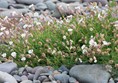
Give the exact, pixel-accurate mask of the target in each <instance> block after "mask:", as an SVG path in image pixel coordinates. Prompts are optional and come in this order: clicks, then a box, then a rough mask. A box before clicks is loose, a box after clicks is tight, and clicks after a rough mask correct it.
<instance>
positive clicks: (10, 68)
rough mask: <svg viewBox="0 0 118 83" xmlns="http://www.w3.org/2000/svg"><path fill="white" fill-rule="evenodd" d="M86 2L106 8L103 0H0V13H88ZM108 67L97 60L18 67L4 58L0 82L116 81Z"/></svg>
mask: <svg viewBox="0 0 118 83" xmlns="http://www.w3.org/2000/svg"><path fill="white" fill-rule="evenodd" d="M90 2H97V4H99V3H101V4H99V5H101V6H100V7H99V8H96V9H97V10H98V11H100V12H101V11H103V10H107V8H108V6H107V5H108V1H107V0H0V16H1V17H6V16H7V18H8V17H9V18H18V17H20V16H22V15H23V16H27V15H28V16H30V17H32V18H40V19H43V20H45V21H46V22H48V21H51V19H50V17H54V18H60V17H61V16H67V15H74V14H75V13H82V14H85V15H90V14H91V13H90V12H89V8H90V9H93V10H94V7H93V6H92V5H90V4H89V3H90ZM116 2H118V1H117V0H116ZM87 9H88V10H87ZM83 12H84V13H83ZM115 17H118V15H115ZM34 20H37V19H34ZM19 25H20V24H19ZM20 26H22V25H20ZM110 71H111V66H109V65H99V64H93V65H90V64H89V65H86V64H81V65H75V66H73V67H72V68H70V69H68V68H67V67H66V66H64V65H63V64H62V66H61V67H60V68H58V69H56V70H55V69H54V68H52V67H51V66H40V65H39V66H36V67H34V68H33V67H29V66H26V67H18V66H17V64H16V63H14V62H4V63H1V64H0V83H117V82H118V79H117V78H116V79H115V78H112V76H111V74H110V73H109V72H110Z"/></svg>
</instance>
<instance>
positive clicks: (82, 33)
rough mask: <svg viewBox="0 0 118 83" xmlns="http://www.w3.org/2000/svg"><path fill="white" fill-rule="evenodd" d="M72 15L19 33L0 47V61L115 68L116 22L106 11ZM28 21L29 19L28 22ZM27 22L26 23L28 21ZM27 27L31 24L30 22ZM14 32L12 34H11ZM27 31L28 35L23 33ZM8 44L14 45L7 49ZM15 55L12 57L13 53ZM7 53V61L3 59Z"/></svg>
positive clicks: (117, 42)
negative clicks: (104, 65)
mask: <svg viewBox="0 0 118 83" xmlns="http://www.w3.org/2000/svg"><path fill="white" fill-rule="evenodd" d="M90 12H92V13H93V14H92V15H89V17H88V16H86V15H79V14H77V15H74V16H73V17H72V18H71V16H70V17H69V18H68V17H67V18H64V19H63V20H53V22H50V23H44V24H41V23H40V24H39V25H37V24H36V23H35V22H33V21H32V23H33V24H34V25H33V27H30V28H28V29H27V28H26V29H20V30H19V29H18V31H17V30H16V28H17V27H15V28H14V29H15V30H16V31H17V32H18V33H16V34H15V35H12V37H10V39H7V40H6V41H5V42H6V43H7V45H0V49H1V57H2V58H6V59H5V61H7V60H13V61H15V62H16V63H17V64H18V65H19V66H24V65H28V66H37V65H50V66H53V67H55V68H56V67H59V66H60V65H62V64H63V65H66V66H68V67H71V66H72V65H74V64H76V63H99V64H111V65H112V66H115V65H116V64H118V29H117V28H118V26H116V25H118V24H117V22H115V21H117V20H118V19H117V18H114V17H112V13H116V12H117V11H116V12H112V13H111V9H109V11H107V12H106V11H103V12H97V13H95V12H94V11H92V10H91V11H90ZM29 19H31V18H29ZM28 22H29V21H28ZM29 24H30V22H29ZM14 29H13V30H14ZM26 31H27V32H26ZM9 41H12V42H13V44H12V45H9ZM13 52H15V53H16V54H15V53H13ZM3 53H6V54H7V55H6V57H3Z"/></svg>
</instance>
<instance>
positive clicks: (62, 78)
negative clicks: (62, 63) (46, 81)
mask: <svg viewBox="0 0 118 83" xmlns="http://www.w3.org/2000/svg"><path fill="white" fill-rule="evenodd" d="M54 79H56V80H59V81H60V82H61V83H68V82H69V76H68V75H66V74H56V75H54Z"/></svg>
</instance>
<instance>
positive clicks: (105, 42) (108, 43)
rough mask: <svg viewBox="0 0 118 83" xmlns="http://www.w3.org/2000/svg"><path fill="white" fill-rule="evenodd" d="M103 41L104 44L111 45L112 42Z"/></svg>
mask: <svg viewBox="0 0 118 83" xmlns="http://www.w3.org/2000/svg"><path fill="white" fill-rule="evenodd" d="M102 42H103V45H105V46H108V45H110V42H107V41H102Z"/></svg>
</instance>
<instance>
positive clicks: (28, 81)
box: [20, 80, 33, 83]
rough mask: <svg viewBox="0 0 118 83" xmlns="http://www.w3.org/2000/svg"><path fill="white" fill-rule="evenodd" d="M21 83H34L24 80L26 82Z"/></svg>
mask: <svg viewBox="0 0 118 83" xmlns="http://www.w3.org/2000/svg"><path fill="white" fill-rule="evenodd" d="M20 83H33V82H32V81H31V80H24V81H22V82H20Z"/></svg>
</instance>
